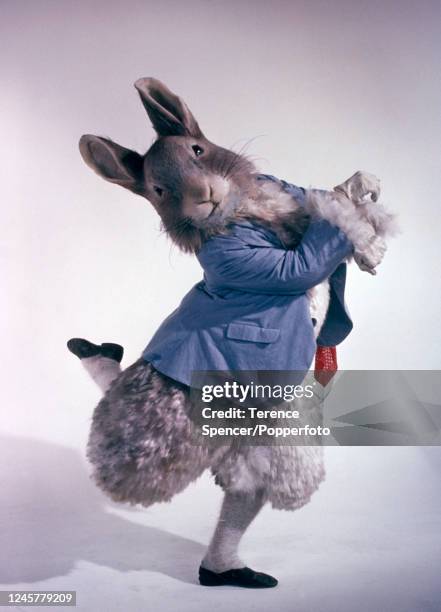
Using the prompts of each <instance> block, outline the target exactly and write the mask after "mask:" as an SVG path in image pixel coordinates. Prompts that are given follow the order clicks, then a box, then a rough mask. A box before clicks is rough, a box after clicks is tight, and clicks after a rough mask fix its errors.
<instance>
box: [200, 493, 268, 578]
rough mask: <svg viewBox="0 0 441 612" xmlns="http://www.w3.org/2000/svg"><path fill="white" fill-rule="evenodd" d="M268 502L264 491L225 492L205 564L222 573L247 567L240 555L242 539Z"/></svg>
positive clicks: (203, 561)
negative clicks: (253, 492)
mask: <svg viewBox="0 0 441 612" xmlns="http://www.w3.org/2000/svg"><path fill="white" fill-rule="evenodd" d="M264 504H265V500H264V496H263V493H262V492H257V493H255V494H252V493H251V494H250V493H228V492H227V493H225V496H224V501H223V503H222V508H221V513H220V516H219V520H218V523H217V525H216V529H215V531H214V534H213V537H212V539H211V542H210V545H209V547H208V550H207V553H206V555H205V557H204V558H203V559H202V562H201V565H202V567H204V568H205V569H209V570H211V571H212V572H216V573H220V572H225V571H227V570H230V569H238V568H241V567H245V565H246V564H245V563H244V562H243V561H242V560H241V559H240V557H239V556H238V548H239V543H240V540H241V538H242V536H243V534H244V533H245V531H246V529H247V527H248V526H249V525H250V524H251V522H252V521H253V519H254V518H255V517H256V516H257V514H258V513H259V511H260V510H261V509H262V507H263V505H264Z"/></svg>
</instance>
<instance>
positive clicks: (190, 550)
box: [0, 437, 204, 584]
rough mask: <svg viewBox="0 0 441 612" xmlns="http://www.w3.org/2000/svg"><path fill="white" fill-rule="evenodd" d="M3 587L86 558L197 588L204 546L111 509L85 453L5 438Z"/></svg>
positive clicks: (0, 460)
mask: <svg viewBox="0 0 441 612" xmlns="http://www.w3.org/2000/svg"><path fill="white" fill-rule="evenodd" d="M0 470H1V476H0V483H1V495H2V503H1V506H0V550H1V551H2V554H1V559H0V582H1V583H4V584H15V583H19V582H36V581H40V580H45V579H47V578H51V577H54V576H60V575H65V574H66V573H68V572H69V571H71V570H72V568H73V567H74V565H75V563H76V562H78V561H81V560H85V561H90V562H92V563H96V564H98V565H104V566H108V567H110V568H114V569H117V570H119V571H133V570H148V571H153V572H160V573H163V574H166V575H167V576H170V577H172V578H175V579H177V580H180V581H183V582H187V583H195V582H196V571H195V568H197V567H198V565H199V562H200V559H201V558H202V556H203V552H204V547H203V546H202V545H200V544H198V543H197V542H194V541H192V540H188V539H185V538H182V537H180V536H178V535H174V534H171V533H168V532H166V531H163V530H161V529H157V528H153V527H146V526H143V525H136V524H134V523H132V522H130V521H127V520H125V519H123V518H120V517H118V516H115V515H113V514H111V513H109V512H108V511H106V506H105V499H104V497H103V496H102V495H101V493H100V492H99V491H98V489H96V487H95V486H94V484H93V483H92V481H91V480H90V478H89V475H88V473H87V468H86V465H85V463H84V461H83V460H82V458H81V456H80V455H79V453H78V452H77V451H75V450H73V449H69V448H65V447H63V446H59V445H56V444H53V443H49V442H44V441H37V440H34V439H28V438H14V437H0Z"/></svg>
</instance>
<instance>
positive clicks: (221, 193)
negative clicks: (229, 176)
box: [210, 176, 230, 204]
mask: <svg viewBox="0 0 441 612" xmlns="http://www.w3.org/2000/svg"><path fill="white" fill-rule="evenodd" d="M229 189H230V185H229V183H228V181H227V180H226V179H224V178H223V177H221V176H214V177H213V178H212V179H211V181H210V201H211V202H213V203H217V204H219V202H222V200H223V199H224V198H225V196H226V195H227V194H228V191H229Z"/></svg>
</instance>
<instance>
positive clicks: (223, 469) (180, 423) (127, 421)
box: [87, 359, 324, 510]
mask: <svg viewBox="0 0 441 612" xmlns="http://www.w3.org/2000/svg"><path fill="white" fill-rule="evenodd" d="M190 409H191V404H190V395H189V390H188V387H186V386H185V385H181V384H179V383H176V382H175V381H173V380H171V379H170V378H168V377H167V376H164V375H163V374H161V373H160V372H158V371H157V370H155V369H154V368H153V366H152V365H151V364H149V363H147V362H146V361H144V360H143V359H139V360H138V361H136V362H135V363H134V364H133V365H131V366H130V367H128V368H127V369H126V370H124V371H123V372H122V373H121V374H119V376H117V378H116V379H115V380H114V381H113V383H112V384H111V385H110V388H109V389H108V391H107V392H106V394H105V395H104V397H103V398H102V400H101V401H100V402H99V404H98V406H97V407H96V408H95V412H94V415H93V419H92V426H91V431H90V436H89V441H88V447H87V456H88V458H89V460H90V462H91V464H92V466H93V478H94V480H95V482H96V484H97V485H98V486H99V487H100V488H101V489H102V490H103V491H104V492H105V493H106V494H107V495H109V497H111V498H112V499H113V500H114V501H119V502H129V503H131V504H136V503H139V504H142V505H144V506H150V505H151V504H153V503H156V502H165V501H170V500H171V499H172V497H173V496H174V495H175V494H176V493H179V492H181V491H183V490H184V489H185V488H186V487H187V485H188V484H190V482H193V481H194V480H196V479H197V478H199V476H200V475H201V474H202V473H203V472H204V471H205V470H206V469H207V468H210V469H211V472H212V473H213V475H214V476H215V478H216V483H217V484H219V485H220V486H221V487H222V488H223V489H224V490H225V491H230V492H240V491H242V492H245V493H248V494H254V493H255V492H256V491H257V490H258V489H264V490H265V496H266V500H267V501H269V502H270V503H271V504H272V506H273V507H274V508H280V509H290V510H294V509H296V508H300V507H301V506H303V505H304V504H306V503H307V502H308V501H309V499H310V497H311V495H312V493H313V492H314V491H315V490H316V489H317V487H318V485H319V484H320V482H321V481H322V480H323V478H324V467H323V461H322V449H321V447H314V446H259V447H257V446H248V445H246V444H239V443H237V442H236V443H232V444H229V445H226V446H221V447H217V446H215V445H210V444H208V443H202V442H203V441H202V440H201V437H200V436H198V435H197V431H196V429H195V425H194V422H193V421H192V420H191V419H190V417H189V414H190ZM297 425H298V423H297Z"/></svg>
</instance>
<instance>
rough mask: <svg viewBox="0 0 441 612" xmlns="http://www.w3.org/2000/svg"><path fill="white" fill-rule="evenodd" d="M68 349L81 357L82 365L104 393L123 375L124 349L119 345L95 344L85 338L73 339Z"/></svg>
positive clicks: (68, 344)
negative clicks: (121, 363) (122, 360)
mask: <svg viewBox="0 0 441 612" xmlns="http://www.w3.org/2000/svg"><path fill="white" fill-rule="evenodd" d="M67 348H68V349H69V350H70V351H71V353H73V354H74V355H76V356H77V357H79V359H80V360H81V363H82V365H83V366H84V368H85V369H86V371H87V372H88V374H90V376H91V378H92V379H93V380H94V381H95V382H96V384H97V385H98V387H99V388H100V389H101V391H102V392H103V393H105V392H106V391H107V389H108V388H109V387H110V384H111V383H112V381H113V380H114V379H115V378H116V377H117V376H118V375H119V374H120V373H121V365H120V362H121V359H122V356H123V350H124V349H123V347H122V346H120V345H119V344H111V343H104V344H101V345H97V344H93V343H92V342H89V341H88V340H84V339H83V338H72V339H71V340H69V342H68V343H67Z"/></svg>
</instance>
